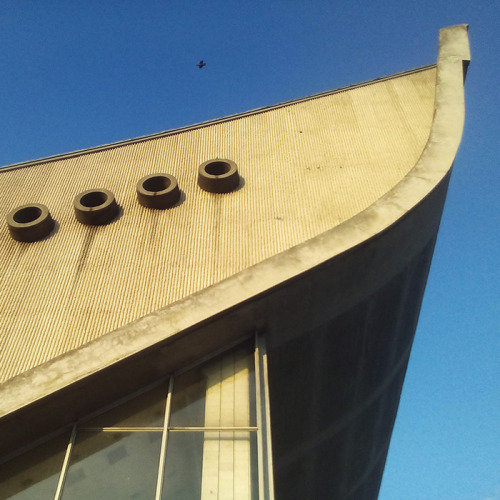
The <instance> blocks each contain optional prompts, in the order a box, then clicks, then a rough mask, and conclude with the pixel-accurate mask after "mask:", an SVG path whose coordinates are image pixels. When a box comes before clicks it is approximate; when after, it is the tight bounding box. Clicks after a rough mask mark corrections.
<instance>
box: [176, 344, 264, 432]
mask: <svg viewBox="0 0 500 500" xmlns="http://www.w3.org/2000/svg"><path fill="white" fill-rule="evenodd" d="M169 425H170V426H171V427H176V426H189V427H191V426H193V427H194V426H196V427H198V426H199V427H203V426H209V427H212V426H217V427H220V426H222V427H234V426H236V427H248V426H252V427H253V426H255V425H256V417H255V378H254V361H253V349H251V350H249V349H248V348H247V349H245V348H239V349H237V350H234V351H231V352H229V353H225V354H223V355H222V356H220V357H218V358H216V359H214V360H212V361H210V362H208V363H206V364H204V365H201V366H199V367H196V368H194V369H193V370H190V371H189V372H186V373H183V374H182V375H180V376H178V377H176V378H175V381H174V392H173V396H172V412H171V416H170V423H169Z"/></svg>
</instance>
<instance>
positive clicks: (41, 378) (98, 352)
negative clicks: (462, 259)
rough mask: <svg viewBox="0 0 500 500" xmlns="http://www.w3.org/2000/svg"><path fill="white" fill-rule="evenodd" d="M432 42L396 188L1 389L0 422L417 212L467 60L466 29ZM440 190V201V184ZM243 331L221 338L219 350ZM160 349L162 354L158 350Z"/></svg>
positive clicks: (444, 154) (458, 99) (456, 109)
mask: <svg viewBox="0 0 500 500" xmlns="http://www.w3.org/2000/svg"><path fill="white" fill-rule="evenodd" d="M439 43H440V45H439V58H438V64H437V68H438V71H437V82H436V98H435V112H434V120H433V124H432V127H431V132H430V136H429V140H428V143H427V145H426V147H425V148H424V151H423V153H422V155H421V157H420V159H419V161H418V162H417V164H416V165H415V167H414V168H413V169H412V170H411V171H410V172H409V174H408V175H407V176H406V177H405V178H404V179H403V180H402V181H401V182H400V183H399V184H398V185H396V186H395V187H394V188H393V189H392V190H391V191H389V192H388V193H387V194H386V195H384V196H383V197H382V198H381V199H380V200H378V201H377V202H376V203H374V204H373V205H371V206H370V207H369V208H367V209H366V210H364V211H363V212H361V213H360V214H358V215H356V216H355V217H353V218H351V219H349V220H348V221H346V222H345V223H343V224H341V225H339V226H338V227H335V228H333V229H331V230H329V231H327V232H325V233H323V234H321V235H319V236H317V237H315V238H313V239H311V240H309V241H308V242H305V243H303V244H301V245H298V246H297V247H294V248H292V249H290V250H288V251H286V252H283V253H282V254H279V255H277V256H274V257H272V258H270V259H268V260H266V261H264V262H261V263H259V264H257V265H255V266H253V267H251V268H249V269H247V270H245V271H242V272H241V273H238V274H237V275H235V276H232V277H231V278H228V279H226V280H224V281H222V282H220V283H218V284H216V285H214V286H212V287H210V288H208V289H206V290H203V291H201V292H199V293H197V294H195V295H192V296H189V297H186V298H185V299H182V300H180V301H178V302H177V303H175V304H172V305H170V306H167V307H165V308H163V309H160V310H158V311H156V312H154V313H152V314H149V315H147V316H145V317H143V318H141V319H139V320H137V321H135V322H134V323H131V324H129V325H126V326H124V327H123V328H120V329H118V330H116V331H114V332H110V333H109V334H107V335H104V336H103V337H101V338H100V339H98V340H95V341H93V342H91V343H89V344H87V345H85V346H83V347H81V348H79V349H77V350H75V351H72V352H69V353H67V354H65V355H62V356H60V357H58V358H56V359H54V360H52V361H50V362H47V363H45V364H43V365H41V366H39V367H36V368H34V369H32V370H30V371H28V372H25V373H23V374H21V375H19V376H17V377H14V378H13V379H11V380H9V381H7V382H5V383H4V384H2V385H1V386H0V422H1V420H2V418H5V417H14V414H16V413H18V412H19V411H21V410H22V409H23V408H25V409H26V408H28V407H29V406H30V405H33V403H35V402H37V401H42V400H43V399H44V398H46V397H47V396H51V395H54V394H57V393H64V392H66V391H68V390H70V389H71V388H72V387H75V386H77V385H79V384H81V383H82V381H84V380H85V379H89V378H92V377H93V376H96V375H98V374H99V372H102V371H103V370H106V369H108V368H110V367H112V366H114V365H117V364H119V363H122V362H123V361H126V360H127V359H130V358H131V357H133V356H141V355H143V354H144V353H146V352H148V351H150V350H151V349H153V348H155V346H156V348H159V347H158V346H162V345H165V342H166V341H169V340H180V341H181V342H180V343H182V344H183V345H184V346H185V345H186V344H187V342H186V341H183V338H185V337H186V335H188V334H189V331H190V330H192V329H193V328H195V327H199V325H203V324H204V323H206V322H209V321H210V320H211V319H212V318H214V317H217V316H220V315H221V314H223V313H227V312H228V311H231V310H233V309H234V308H236V307H237V306H239V305H241V304H243V303H245V302H249V301H252V300H255V299H256V298H258V297H259V296H262V295H264V294H266V293H268V292H269V291H270V290H272V289H276V288H277V287H281V286H283V285H284V284H285V283H286V282H288V281H289V280H292V279H294V278H297V277H298V276H300V275H301V274H303V273H305V272H307V271H310V270H313V269H314V268H315V267H317V266H320V265H321V264H324V263H325V262H328V261H332V260H335V259H337V258H339V257H342V254H344V253H346V252H347V251H348V250H352V249H355V248H356V247H359V246H360V245H362V244H364V243H366V242H367V241H368V240H371V239H373V238H375V237H377V236H378V235H380V234H381V233H383V232H385V231H386V230H387V229H389V228H390V227H391V226H392V225H394V224H395V223H396V222H397V221H398V220H400V219H401V218H403V217H404V216H405V215H406V214H408V212H410V211H411V210H412V209H414V208H415V207H417V206H418V205H419V203H420V202H422V201H423V200H424V199H425V198H426V197H427V196H428V195H429V194H431V193H432V191H433V190H434V189H435V188H437V187H439V186H440V185H442V182H441V181H443V180H445V178H446V177H447V174H448V173H449V171H450V169H451V166H452V163H453V160H454V157H455V154H456V151H457V149H458V146H459V143H460V138H461V134H462V128H463V120H464V96H463V76H464V73H463V61H466V60H468V59H469V47H468V38H467V26H465V25H459V26H454V27H450V28H446V29H443V30H441V32H440V42H439ZM443 189H444V194H443V199H444V195H445V193H446V186H445V187H444V188H443ZM248 333H251V332H242V331H239V332H233V333H227V332H225V333H224V334H222V333H221V335H220V339H219V344H220V346H222V345H224V344H223V342H227V340H228V339H230V338H231V337H232V338H233V340H234V338H236V336H243V335H246V334H248ZM161 350H162V352H163V353H164V352H165V348H164V347H162V348H161ZM193 350H194V351H197V350H198V349H197V348H194V349H193ZM42 404H43V403H42Z"/></svg>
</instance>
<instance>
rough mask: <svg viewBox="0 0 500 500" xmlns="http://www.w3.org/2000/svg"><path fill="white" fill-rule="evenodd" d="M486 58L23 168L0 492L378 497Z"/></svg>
mask: <svg viewBox="0 0 500 500" xmlns="http://www.w3.org/2000/svg"><path fill="white" fill-rule="evenodd" d="M468 60H469V51H468V40H467V27H466V26H455V27H452V28H446V29H444V30H442V31H441V33H440V43H439V57H438V61H437V64H436V65H432V66H428V67H424V68H418V69H416V70H413V71H406V72H404V73H400V74H396V75H392V76H389V77H385V78H381V79H378V80H375V81H371V82H366V83H362V84H358V85H354V86H351V87H348V88H343V89H338V90H333V91H330V92H325V93H322V94H318V95H314V96H310V97H307V98H304V99H299V100H296V101H291V102H286V103H283V104H279V105H276V106H270V107H268V108H263V109H258V110H255V111H251V112H248V113H243V114H240V115H235V116H230V117H228V118H224V119H219V120H214V121H211V122H206V123H202V124H199V125H195V126H191V127H185V128H182V129H177V130H172V131H168V132H164V133H159V134H156V135H152V136H147V137H142V138H138V139H133V140H129V141H123V142H120V143H115V144H110V145H106V146H103V147H97V148H92V149H88V150H84V151H77V152H75V153H70V154H65V155H60V156H55V157H50V158H46V159H42V160H37V161H34V162H28V163H23V164H18V165H13V166H10V167H6V168H3V169H2V170H1V171H0V190H1V193H2V196H1V198H0V213H1V214H3V215H2V217H6V218H7V224H6V225H5V226H4V227H3V228H2V229H1V230H0V245H1V252H2V259H1V262H0V273H1V274H0V282H1V287H0V297H1V300H0V332H1V333H0V335H1V364H0V382H1V385H0V435H1V440H0V457H3V458H2V460H3V462H4V463H3V465H2V466H1V471H2V472H1V477H0V479H1V481H2V482H1V483H0V498H16V499H18V498H37V499H38V498H120V499H121V498H134V499H137V498H175V499H183V498H186V499H188V498H189V499H191V498H203V499H208V498H236V499H246V498H248V499H250V498H253V499H254V498H261V499H264V498H274V496H276V498H278V499H295V498H297V499H323V498H324V499H326V498H338V499H374V498H376V497H377V495H378V490H379V486H380V481H381V478H382V472H383V469H384V464H385V458H386V455H387V450H388V446H389V441H390V436H391V433H392V428H393V423H394V419H395V416H396V411H397V407H398V402H399V397H400V393H401V387H402V384H403V379H404V375H405V371H406V366H407V362H408V359H409V355H410V349H411V344H412V340H413V336H414V332H415V328H416V324H417V318H418V314H419V309H420V304H421V300H422V297H423V293H424V287H425V282H426V278H427V273H428V270H429V266H430V262H431V258H432V253H433V248H434V243H435V240H436V236H437V232H438V227H439V221H440V217H441V213H442V208H443V204H444V201H445V196H446V191H447V185H448V180H449V176H450V172H451V167H452V164H453V161H454V158H455V154H456V151H457V148H458V145H459V142H460V137H461V133H462V127H463V120H464V101H463V82H464V77H465V69H466V67H467V63H468ZM31 240H33V241H31ZM47 437H50V438H51V439H50V440H48V441H47ZM35 444H36V445H38V446H37V447H35V448H33V445H35ZM44 495H45V496H44Z"/></svg>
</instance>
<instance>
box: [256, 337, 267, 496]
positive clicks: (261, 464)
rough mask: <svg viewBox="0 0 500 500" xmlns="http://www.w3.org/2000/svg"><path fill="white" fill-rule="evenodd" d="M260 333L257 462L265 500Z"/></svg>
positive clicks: (261, 491)
mask: <svg viewBox="0 0 500 500" xmlns="http://www.w3.org/2000/svg"><path fill="white" fill-rule="evenodd" d="M258 338H259V337H258V335H256V336H255V351H254V359H255V362H254V365H255V406H256V411H257V463H258V477H259V481H258V482H259V499H260V500H265V498H266V497H265V494H264V492H265V490H264V450H263V448H264V443H263V436H262V409H261V407H262V395H261V383H260V379H261V374H260V354H259V342H258Z"/></svg>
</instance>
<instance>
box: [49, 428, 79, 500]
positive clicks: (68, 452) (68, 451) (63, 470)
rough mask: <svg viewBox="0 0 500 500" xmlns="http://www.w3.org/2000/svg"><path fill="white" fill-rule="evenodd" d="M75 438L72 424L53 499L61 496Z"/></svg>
mask: <svg viewBox="0 0 500 500" xmlns="http://www.w3.org/2000/svg"><path fill="white" fill-rule="evenodd" d="M75 439H76V424H75V425H73V430H72V431H71V436H70V438H69V443H68V447H67V448H66V455H64V462H63V465H62V468H61V475H60V476H59V482H58V483H57V490H56V493H55V495H54V500H60V499H61V498H62V490H63V487H64V481H65V480H66V474H67V472H68V467H69V461H70V460H71V453H72V452H73V446H74V445H75Z"/></svg>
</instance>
